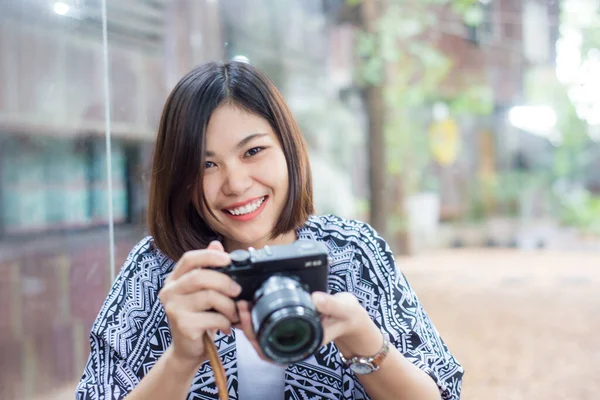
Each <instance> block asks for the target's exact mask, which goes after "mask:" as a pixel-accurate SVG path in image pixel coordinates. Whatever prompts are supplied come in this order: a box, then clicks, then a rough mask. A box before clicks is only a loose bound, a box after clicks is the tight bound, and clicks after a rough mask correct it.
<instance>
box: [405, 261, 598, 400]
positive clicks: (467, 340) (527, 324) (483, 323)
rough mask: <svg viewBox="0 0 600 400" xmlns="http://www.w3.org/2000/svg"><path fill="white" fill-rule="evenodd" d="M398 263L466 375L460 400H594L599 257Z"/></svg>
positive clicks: (596, 371)
mask: <svg viewBox="0 0 600 400" xmlns="http://www.w3.org/2000/svg"><path fill="white" fill-rule="evenodd" d="M398 264H399V266H400V267H401V269H402V270H403V271H404V272H405V274H406V276H407V278H408V280H409V282H410V283H411V284H412V286H413V288H414V289H415V291H416V292H417V294H418V296H419V298H420V299H421V301H422V303H423V304H424V306H425V309H426V311H427V312H428V314H429V315H430V317H431V318H432V319H433V321H434V323H435V324H436V326H437V328H438V330H439V331H440V332H441V334H442V337H443V338H444V340H445V341H446V342H447V344H448V345H449V347H450V348H451V350H452V352H453V353H454V354H455V356H456V357H457V358H458V359H459V361H460V362H461V363H462V364H463V366H464V368H465V370H466V374H465V378H464V381H463V395H462V396H461V399H463V400H483V399H484V400H496V399H498V400H500V399H502V400H536V399H544V400H559V399H569V400H588V399H589V400H597V399H599V398H600V334H599V332H600V255H598V254H597V253H568V252H563V253H552V252H520V251H517V250H468V249H466V250H453V251H444V252H439V253H436V254H426V255H422V256H417V257H412V258H407V259H399V260H398Z"/></svg>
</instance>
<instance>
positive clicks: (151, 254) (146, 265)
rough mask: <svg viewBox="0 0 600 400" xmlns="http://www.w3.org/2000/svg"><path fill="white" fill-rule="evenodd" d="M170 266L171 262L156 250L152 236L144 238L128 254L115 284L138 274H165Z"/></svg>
mask: <svg viewBox="0 0 600 400" xmlns="http://www.w3.org/2000/svg"><path fill="white" fill-rule="evenodd" d="M172 264H173V261H172V260H171V259H170V258H169V257H167V256H166V255H165V254H164V253H163V252H161V251H160V250H159V249H158V248H156V246H155V245H154V239H153V238H152V236H146V237H145V238H143V239H142V240H140V241H139V242H138V243H137V244H136V245H135V246H133V248H132V249H131V251H130V252H129V255H128V256H127V259H126V260H125V262H124V263H123V266H122V267H121V271H120V274H119V277H117V280H116V281H115V283H117V282H118V281H119V280H120V279H123V278H128V277H132V276H135V275H136V274H140V273H144V274H147V273H148V272H152V273H155V274H161V273H162V274H165V273H167V272H169V270H170V268H171V267H172Z"/></svg>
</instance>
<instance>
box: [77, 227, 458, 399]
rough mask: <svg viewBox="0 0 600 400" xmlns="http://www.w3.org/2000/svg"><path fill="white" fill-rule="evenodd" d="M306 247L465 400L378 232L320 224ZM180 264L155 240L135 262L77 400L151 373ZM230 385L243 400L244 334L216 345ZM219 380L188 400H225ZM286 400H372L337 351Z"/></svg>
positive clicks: (135, 253) (94, 340)
mask: <svg viewBox="0 0 600 400" xmlns="http://www.w3.org/2000/svg"><path fill="white" fill-rule="evenodd" d="M298 236H299V238H300V239H312V240H319V241H322V242H323V243H325V244H326V245H327V246H328V248H329V251H330V256H331V258H332V263H331V267H330V273H329V291H330V293H332V294H334V293H338V292H351V293H353V294H354V295H355V296H356V297H357V298H358V299H359V301H360V303H361V304H362V306H363V307H365V308H366V310H367V311H368V313H369V315H370V316H371V318H372V319H373V321H374V322H375V323H376V324H377V325H378V326H379V327H380V328H382V329H384V330H385V331H386V332H387V333H388V334H389V335H390V339H391V342H392V343H393V345H394V346H396V348H397V349H398V350H399V351H400V352H401V353H402V354H403V355H404V356H405V357H406V358H407V359H408V360H409V361H411V362H412V363H413V364H414V365H416V366H418V367H419V368H421V369H422V370H423V371H425V372H426V373H427V374H429V375H430V376H431V377H432V378H433V379H434V381H435V382H436V383H437V385H438V387H439V389H440V393H441V394H442V398H443V399H453V400H454V399H459V397H460V392H461V383H462V376H463V369H462V367H461V366H460V364H459V363H458V362H457V361H456V359H455V358H454V357H453V356H452V354H450V352H449V350H448V348H447V347H446V345H445V344H444V342H443V341H442V339H441V338H440V336H439V334H438V332H437V331H436V329H435V327H434V326H433V324H432V322H431V321H430V319H429V317H428V316H427V314H426V313H425V311H424V310H423V307H422V306H421V304H420V303H419V301H418V299H417V296H416V295H415V293H414V292H413V291H412V289H411V288H410V286H409V284H408V282H407V281H406V279H405V277H404V275H403V274H402V273H401V272H400V271H399V270H398V269H397V268H396V265H395V262H394V258H393V255H392V253H391V250H390V248H389V246H388V245H387V243H386V242H385V240H383V239H382V238H381V237H380V236H379V235H378V234H377V233H376V232H375V231H374V230H373V229H372V228H371V227H370V226H369V225H368V224H365V223H363V222H359V221H353V220H345V219H342V218H339V217H336V216H332V215H327V216H313V217H311V218H310V219H309V221H308V222H307V223H306V224H305V225H304V226H303V227H302V228H300V229H299V230H298ZM173 266H174V261H173V260H171V259H169V258H168V257H166V256H165V255H164V254H163V253H161V252H160V251H159V250H157V249H156V248H154V247H153V245H152V238H150V237H147V238H145V239H143V240H142V241H141V242H140V243H138V244H137V245H136V246H135V247H134V249H133V250H132V251H131V253H130V254H129V257H128V258H127V261H126V262H125V264H124V266H123V268H122V269H121V272H120V274H119V276H118V277H117V279H116V281H115V283H114V284H113V286H112V288H111V290H110V292H109V294H108V297H107V298H106V300H105V302H104V305H103V306H102V308H101V310H100V313H99V314H98V317H97V319H96V321H95V323H94V325H93V327H92V330H91V335H90V345H91V353H90V357H89V359H88V362H87V365H86V367H85V370H84V373H83V376H82V378H81V381H80V382H79V385H78V387H77V399H79V400H100V399H107V400H108V399H122V398H123V397H125V396H126V395H127V394H128V393H129V392H130V391H131V390H132V389H133V388H134V387H135V386H136V385H137V384H138V383H139V382H140V380H141V379H142V378H143V377H144V376H145V375H146V374H147V373H148V371H149V370H150V369H151V368H152V366H153V365H154V364H155V363H156V361H157V360H158V359H159V358H160V356H161V355H162V354H163V352H164V351H165V350H166V349H167V347H168V346H169V345H170V343H171V335H170V332H169V326H168V322H167V320H166V316H165V312H164V309H163V307H162V305H161V303H160V301H159V299H158V292H159V290H160V288H161V287H162V286H163V284H164V281H165V279H166V277H167V276H168V275H169V273H170V272H171V270H172V268H173ZM215 343H216V345H217V348H218V351H219V354H220V355H221V359H222V361H223V365H224V367H225V370H226V374H227V379H228V389H229V398H230V399H234V400H235V399H238V382H237V374H238V370H237V363H236V344H235V333H232V335H225V334H221V333H219V334H217V336H216V338H215ZM217 398H218V395H217V389H216V385H215V381H214V378H213V374H212V370H211V368H210V365H209V363H208V362H205V363H204V364H203V365H202V366H201V367H200V369H199V370H198V371H197V373H196V376H195V378H194V381H193V384H192V386H191V388H190V393H189V395H188V400H196V399H197V400H199V399H203V400H204V399H206V400H209V399H210V400H213V399H217ZM285 399H286V400H317V399H345V400H350V399H357V400H358V399H369V396H368V395H367V393H366V392H365V390H364V388H363V387H362V385H361V384H360V382H359V381H358V379H357V378H356V376H355V375H354V374H353V373H352V372H350V371H348V370H347V369H346V368H344V367H343V366H342V364H341V361H340V357H339V354H338V351H337V349H336V347H335V345H334V344H333V343H330V344H329V345H326V346H324V347H322V348H321V349H320V350H319V351H318V352H317V354H315V355H314V356H312V357H311V358H309V359H307V360H305V361H303V362H299V363H296V364H292V365H289V366H288V367H287V369H286V373H285Z"/></svg>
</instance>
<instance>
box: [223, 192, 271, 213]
mask: <svg viewBox="0 0 600 400" xmlns="http://www.w3.org/2000/svg"><path fill="white" fill-rule="evenodd" d="M266 199H267V196H263V197H261V198H259V199H256V200H254V201H252V202H250V203H248V204H246V205H245V206H241V207H236V208H231V209H228V208H224V209H223V211H225V212H226V213H228V214H231V215H246V214H250V213H253V212H254V211H256V210H258V209H259V208H260V206H261V205H262V204H263V203H264V202H265V200H266Z"/></svg>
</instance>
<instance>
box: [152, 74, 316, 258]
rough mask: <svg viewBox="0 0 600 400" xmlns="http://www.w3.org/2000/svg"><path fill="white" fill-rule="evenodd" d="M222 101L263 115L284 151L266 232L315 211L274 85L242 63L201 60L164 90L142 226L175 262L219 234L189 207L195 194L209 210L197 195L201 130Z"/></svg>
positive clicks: (302, 146)
mask: <svg viewBox="0 0 600 400" xmlns="http://www.w3.org/2000/svg"><path fill="white" fill-rule="evenodd" d="M226 103H230V104H233V105H235V106H236V107H239V108H240V109H242V110H244V111H246V112H249V113H252V114H255V115H258V116H260V117H262V118H264V119H265V120H267V121H268V122H269V124H270V125H271V127H272V128H273V130H274V131H275V134H276V135H277V137H278V139H279V143H280V145H281V147H282V149H283V152H284V154H285V159H286V162H287V168H288V179H289V189H288V196H287V197H288V198H287V203H286V204H285V206H284V208H283V210H282V213H281V215H280V216H279V219H278V222H277V224H276V225H275V227H274V229H273V233H272V237H273V238H275V237H277V236H279V235H281V234H284V233H287V232H289V231H290V230H293V229H297V228H299V227H300V226H302V225H303V224H304V223H305V222H306V221H307V219H308V217H309V216H310V215H311V214H312V213H313V212H314V210H313V195H312V178H311V171H310V165H309V160H308V153H307V150H306V143H305V141H304V138H303V137H302V133H301V132H300V128H299V127H298V124H297V123H296V120H295V119H294V117H293V115H292V113H291V111H290V110H289V108H288V106H287V104H286V103H285V101H284V100H283V97H282V96H281V94H280V93H279V91H278V90H277V88H276V87H275V85H274V84H273V82H272V81H271V80H270V79H269V78H267V77H266V76H265V75H264V74H262V73H261V72H260V71H258V70H257V69H256V68H254V67H253V66H251V65H250V64H248V63H243V62H227V63H217V62H211V63H207V64H204V65H201V66H199V67H197V68H195V69H194V70H192V71H191V72H189V73H188V74H187V75H186V76H184V77H183V78H182V79H181V80H180V81H179V83H177V85H176V86H175V88H174V89H173V91H172V92H171V94H170V95H169V97H168V99H167V101H166V104H165V106H164V109H163V113H162V117H161V121H160V126H159V129H158V135H157V138H156V147H155V151H154V161H153V166H152V178H151V183H150V204H149V207H148V225H149V229H150V233H151V235H152V236H153V238H154V245H155V246H156V247H157V248H158V249H159V250H161V251H162V252H164V253H165V254H166V255H168V256H169V257H170V258H172V259H173V260H178V259H179V258H180V257H181V256H182V255H183V253H185V252H186V251H189V250H197V249H203V248H206V247H207V246H208V244H209V243H210V242H211V241H212V240H215V239H221V238H220V237H219V234H218V233H217V232H215V231H213V229H212V228H211V227H210V226H209V225H208V223H207V219H206V218H205V215H204V211H202V210H197V209H196V207H194V204H193V197H194V195H195V192H197V193H199V194H201V195H202V201H203V202H204V205H205V207H204V208H206V209H207V210H208V207H206V198H205V197H204V195H203V194H202V193H203V177H204V164H205V160H204V159H205V154H204V153H205V146H206V144H205V143H206V128H207V126H208V122H209V120H210V117H211V115H212V113H213V112H214V111H215V109H216V108H217V107H219V106H220V105H222V104H226ZM201 208H202V207H201Z"/></svg>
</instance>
